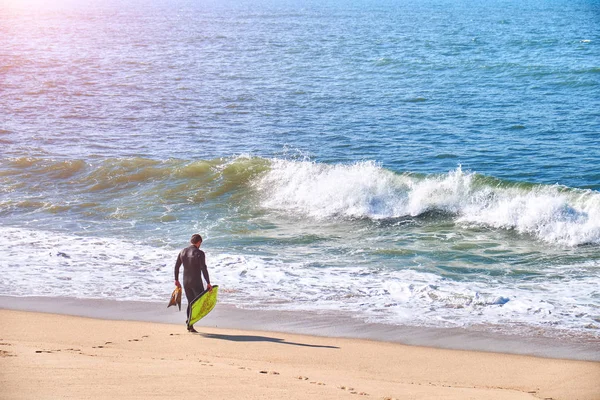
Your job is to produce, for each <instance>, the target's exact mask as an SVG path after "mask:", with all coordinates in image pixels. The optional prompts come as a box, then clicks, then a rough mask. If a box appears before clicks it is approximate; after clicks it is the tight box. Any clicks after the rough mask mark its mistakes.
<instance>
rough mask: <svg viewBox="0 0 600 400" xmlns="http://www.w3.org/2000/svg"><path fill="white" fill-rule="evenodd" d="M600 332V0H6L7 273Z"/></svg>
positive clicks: (2, 23) (267, 303)
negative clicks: (197, 242) (197, 283)
mask: <svg viewBox="0 0 600 400" xmlns="http://www.w3.org/2000/svg"><path fill="white" fill-rule="evenodd" d="M196 232H198V233H200V234H202V235H203V237H204V239H205V240H204V243H203V249H204V251H205V252H206V254H207V261H208V266H209V271H210V274H211V280H212V283H213V284H219V286H220V288H221V298H220V301H221V302H222V303H224V304H229V305H232V306H235V307H238V308H241V309H250V310H252V309H261V310H285V311H290V312H294V311H298V312H304V313H307V312H308V313H316V314H322V313H330V314H335V315H340V316H341V315H344V316H352V317H353V318H356V319H357V320H359V321H364V322H365V323H371V322H374V323H380V324H388V325H391V326H398V327H407V326H408V327H428V328H447V327H451V328H465V329H468V330H473V331H483V332H495V333H506V334H513V335H514V334H516V335H522V336H536V337H540V336H541V337H549V338H575V339H583V340H598V339H600V3H599V2H597V1H593V0H569V1H567V0H532V1H525V2H523V1H514V0H490V1H485V2H465V1H459V0H417V1H405V0H381V1H376V0H357V1H350V0H331V1H328V0H326V1H312V0H297V1H292V0H257V1H245V0H239V1H237V0H236V1H234V0H219V1H212V0H160V1H159V0H149V1H138V0H126V1H116V0H103V1H99V0H78V1H75V0H72V1H71V0H58V1H55V2H43V1H36V0H32V1H29V0H26V1H17V0H6V1H4V2H3V3H2V4H0V239H1V241H2V246H0V295H4V296H42V297H77V298H85V299H112V300H138V301H146V302H156V303H157V306H158V305H159V304H160V306H161V307H163V306H164V305H165V304H166V302H167V301H168V298H169V295H170V293H171V291H172V289H173V267H174V264H175V259H176V256H177V253H178V251H179V250H180V249H181V248H183V247H185V246H186V245H187V244H188V241H189V238H190V236H191V234H193V233H196Z"/></svg>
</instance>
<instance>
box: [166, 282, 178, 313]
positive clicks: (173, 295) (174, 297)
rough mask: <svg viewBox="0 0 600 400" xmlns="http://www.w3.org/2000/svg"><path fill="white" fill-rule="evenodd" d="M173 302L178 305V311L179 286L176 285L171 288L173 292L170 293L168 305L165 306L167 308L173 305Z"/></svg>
mask: <svg viewBox="0 0 600 400" xmlns="http://www.w3.org/2000/svg"><path fill="white" fill-rule="evenodd" d="M175 304H177V305H178V306H179V311H181V288H180V287H176V288H175V290H173V293H171V301H169V305H168V306H167V308H169V307H171V306H174V305H175Z"/></svg>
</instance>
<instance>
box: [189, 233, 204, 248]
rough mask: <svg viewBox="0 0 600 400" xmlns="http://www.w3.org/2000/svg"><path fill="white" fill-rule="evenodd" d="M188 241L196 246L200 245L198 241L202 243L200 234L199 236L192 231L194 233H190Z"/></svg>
mask: <svg viewBox="0 0 600 400" xmlns="http://www.w3.org/2000/svg"><path fill="white" fill-rule="evenodd" d="M190 242H191V243H192V244H193V245H195V246H198V245H200V243H202V236H200V235H199V234H197V233H194V234H193V235H192V238H191V239H190Z"/></svg>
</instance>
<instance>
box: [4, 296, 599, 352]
mask: <svg viewBox="0 0 600 400" xmlns="http://www.w3.org/2000/svg"><path fill="white" fill-rule="evenodd" d="M0 309H6V310H15V311H26V312H38V313H47V314H59V315H68V316H76V317H85V318H93V319H100V320H112V321H138V322H153V323H161V324H173V325H180V326H181V331H182V332H184V331H185V327H184V321H185V302H184V303H183V304H182V310H181V311H177V308H176V307H171V308H167V307H166V302H165V303H164V304H163V303H157V302H142V301H121V300H119V301H117V300H106V299H77V298H65V297H13V296H2V295H0ZM196 326H197V327H205V328H218V329H236V330H247V331H266V332H273V333H286V334H300V335H309V336H316V337H324V338H346V339H358V340H372V341H379V342H384V343H386V342H387V343H397V344H402V345H408V346H423V347H430V348H435V349H449V350H465V351H477V352H490V353H502V354H513V355H524V356H535V357H544V358H552V359H564V360H579V361H593V362H599V361H600V343H599V341H597V340H592V339H590V340H581V339H579V338H573V339H571V340H567V339H557V338H547V337H526V336H517V335H505V334H499V333H491V332H481V331H475V330H469V329H462V328H422V327H408V326H396V325H386V324H376V323H365V322H363V321H361V320H357V319H353V318H351V317H348V316H344V315H337V314H336V315H332V314H329V315H328V314H322V313H303V312H296V311H272V310H245V309H239V308H236V307H234V306H232V305H228V304H219V305H218V306H217V307H216V308H215V310H214V311H212V312H211V314H210V315H209V316H207V317H206V318H205V319H203V320H201V321H200V322H198V323H197V324H196Z"/></svg>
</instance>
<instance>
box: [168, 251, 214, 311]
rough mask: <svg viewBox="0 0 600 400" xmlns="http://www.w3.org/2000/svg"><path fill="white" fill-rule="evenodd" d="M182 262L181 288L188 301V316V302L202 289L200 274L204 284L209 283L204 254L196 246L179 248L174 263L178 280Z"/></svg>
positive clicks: (188, 309)
mask: <svg viewBox="0 0 600 400" xmlns="http://www.w3.org/2000/svg"><path fill="white" fill-rule="evenodd" d="M181 264H183V290H184V291H185V297H186V298H187V301H188V307H187V316H188V320H189V316H190V304H191V303H192V301H193V300H194V299H195V298H196V297H197V296H198V295H199V294H200V293H202V292H203V291H204V284H203V283H202V275H204V279H205V280H206V284H208V285H210V278H209V277H208V269H207V268H206V256H205V255H204V252H203V251H202V250H200V249H198V248H197V247H196V246H194V245H191V246H189V247H186V248H185V249H183V250H181V252H180V253H179V255H178V256H177V262H176V263H175V280H176V281H178V280H179V267H181Z"/></svg>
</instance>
